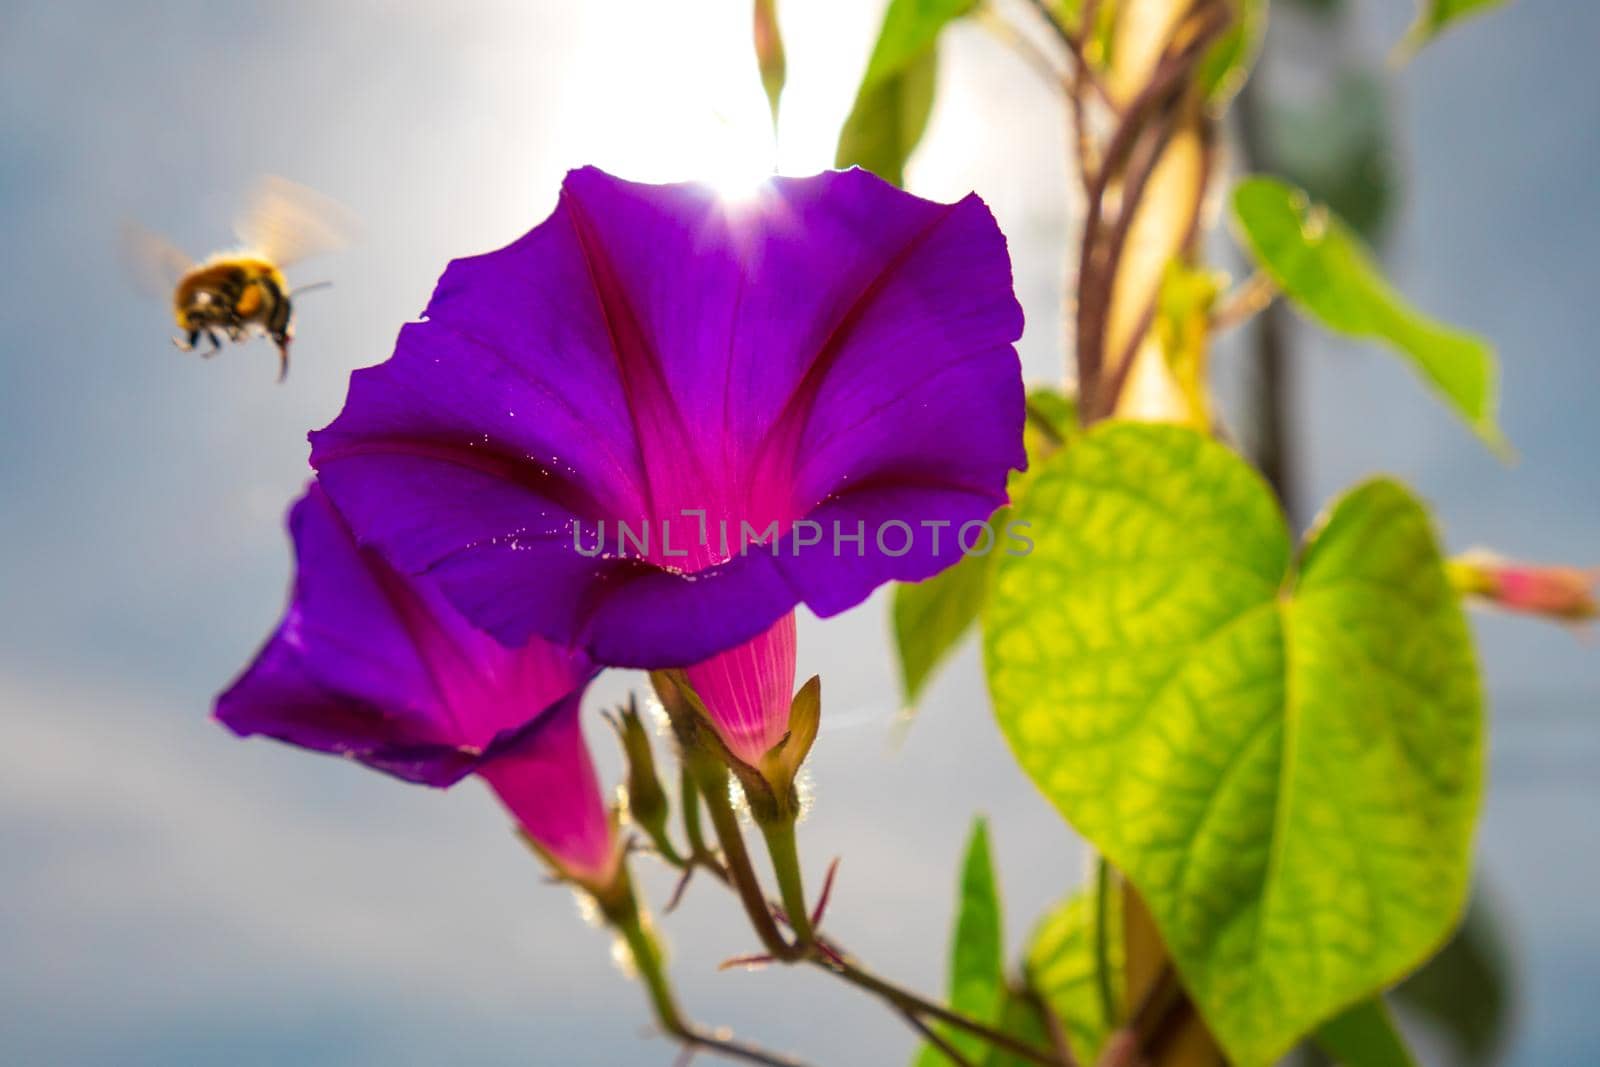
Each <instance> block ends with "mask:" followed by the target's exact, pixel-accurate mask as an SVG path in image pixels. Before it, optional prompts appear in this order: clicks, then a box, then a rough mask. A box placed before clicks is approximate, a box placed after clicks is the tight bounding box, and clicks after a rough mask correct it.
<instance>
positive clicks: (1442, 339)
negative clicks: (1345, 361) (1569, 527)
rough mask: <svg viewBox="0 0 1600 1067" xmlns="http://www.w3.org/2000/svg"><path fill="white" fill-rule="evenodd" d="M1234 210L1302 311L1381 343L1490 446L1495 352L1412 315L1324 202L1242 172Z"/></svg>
mask: <svg viewBox="0 0 1600 1067" xmlns="http://www.w3.org/2000/svg"><path fill="white" fill-rule="evenodd" d="M1233 215H1234V219H1235V221H1236V222H1237V223H1238V225H1239V228H1240V230H1241V232H1242V234H1243V236H1244V240H1245V243H1246V244H1247V245H1248V246H1249V248H1250V251H1251V252H1252V253H1253V255H1254V256H1255V259H1256V261H1257V262H1258V263H1260V264H1261V266H1262V268H1263V269H1264V270H1266V272H1267V273H1268V274H1269V275H1271V276H1272V279H1273V281H1274V282H1276V283H1277V285H1278V287H1279V288H1280V289H1282V290H1283V291H1284V293H1285V294H1287V295H1288V297H1289V298H1290V299H1291V300H1293V301H1294V302H1295V304H1296V306H1298V307H1299V308H1300V309H1301V310H1303V311H1305V312H1306V313H1307V314H1309V315H1311V316H1312V317H1313V318H1315V319H1316V320H1317V321H1318V322H1320V323H1322V324H1323V325H1324V326H1326V327H1328V328H1329V329H1330V330H1334V331H1336V332H1338V333H1343V334H1348V335H1350V336H1351V337H1359V338H1364V339H1367V340H1372V341H1378V342H1381V343H1383V344H1385V345H1387V346H1388V347H1390V348H1392V349H1393V350H1395V351H1396V352H1398V353H1400V354H1401V355H1403V356H1405V357H1407V358H1408V359H1409V360H1410V361H1411V363H1412V365H1413V366H1414V367H1415V368H1416V369H1417V371H1418V372H1419V373H1420V374H1421V375H1422V377H1423V378H1424V380H1426V381H1427V382H1428V383H1429V384H1430V385H1432V386H1433V388H1434V389H1435V390H1436V391H1437V392H1438V393H1439V394H1440V395H1441V396H1442V397H1444V399H1445V400H1446V401H1448V402H1449V404H1450V405H1451V406H1452V407H1454V408H1455V409H1456V411H1457V412H1458V413H1460V415H1461V416H1462V417H1463V418H1464V419H1466V420H1467V422H1468V423H1469V424H1470V425H1471V426H1472V427H1473V429H1475V430H1476V431H1477V432H1478V434H1479V436H1481V437H1482V438H1483V439H1484V440H1485V441H1487V442H1488V443H1489V444H1490V445H1491V446H1492V447H1494V448H1496V449H1503V447H1504V439H1503V438H1502V437H1501V435H1500V430H1499V427H1498V426H1497V425H1496V424H1495V406H1496V396H1495V376H1496V369H1495V359H1494V352H1493V350H1492V349H1490V347H1489V346H1488V344H1486V343H1485V342H1484V341H1483V340H1482V339H1481V338H1478V337H1475V336H1473V335H1472V334H1468V333H1463V332H1461V331H1459V330H1455V329H1452V328H1450V327H1448V326H1445V325H1444V324H1442V323H1439V322H1435V321H1434V320H1432V319H1429V318H1427V317H1426V316H1424V315H1422V314H1421V313H1419V312H1417V311H1416V310H1414V309H1413V308H1411V307H1410V306H1409V305H1407V304H1406V303H1405V301H1404V300H1403V299H1402V298H1401V297H1400V295H1399V294H1398V293H1396V292H1395V291H1394V290H1393V289H1392V288H1391V287H1390V286H1389V284H1388V283H1387V282H1386V281H1384V279H1383V277H1382V275H1381V274H1380V273H1379V271H1378V267H1377V265H1376V264H1375V263H1373V261H1372V258H1371V256H1370V255H1368V253H1367V251H1366V249H1364V248H1363V247H1362V246H1361V242H1360V240H1359V239H1358V238H1357V237H1356V236H1355V235H1354V234H1352V233H1351V232H1350V230H1349V228H1348V227H1347V226H1346V225H1345V224H1344V223H1343V222H1341V221H1340V220H1339V219H1337V218H1335V217H1334V216H1333V215H1332V214H1331V213H1330V212H1329V211H1328V210H1327V209H1326V208H1325V207H1322V206H1320V205H1316V206H1314V205H1313V204H1312V203H1311V201H1310V199H1309V198H1308V197H1307V196H1306V195H1305V193H1303V192H1301V191H1300V190H1298V189H1296V188H1294V187H1293V186H1291V185H1288V184H1286V183H1284V182H1281V181H1278V180H1277V179H1275V178H1264V177H1256V178H1247V179H1245V180H1244V181H1242V182H1240V183H1239V185H1238V187H1237V188H1236V189H1235V190H1234V193H1233Z"/></svg>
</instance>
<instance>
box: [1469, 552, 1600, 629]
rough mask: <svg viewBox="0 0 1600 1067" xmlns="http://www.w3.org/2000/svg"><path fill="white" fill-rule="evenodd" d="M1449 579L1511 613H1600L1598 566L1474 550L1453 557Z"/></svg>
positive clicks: (1574, 617) (1580, 618)
mask: <svg viewBox="0 0 1600 1067" xmlns="http://www.w3.org/2000/svg"><path fill="white" fill-rule="evenodd" d="M1450 577H1451V580H1452V582H1454V584H1455V586H1456V588H1457V589H1459V590H1460V591H1461V592H1462V593H1464V594H1466V595H1468V596H1472V597H1477V598H1479V599H1481V600H1484V601H1486V602H1488V603H1490V604H1493V605H1495V606H1496V607H1501V608H1505V609H1506V610H1507V611H1515V612H1520V613H1522V614H1525V615H1540V616H1543V617H1544V618H1547V619H1556V620H1560V621H1563V622H1587V621H1588V620H1590V619H1593V618H1594V617H1595V616H1596V615H1600V602H1597V601H1596V600H1595V584H1596V582H1600V568H1593V567H1569V566H1543V565H1539V564H1534V563H1519V562H1517V561H1515V560H1508V559H1502V558H1501V557H1499V556H1496V555H1494V554H1493V553H1492V552H1484V551H1474V552H1468V553H1466V554H1465V555H1462V556H1460V557H1457V558H1456V559H1454V560H1451V561H1450Z"/></svg>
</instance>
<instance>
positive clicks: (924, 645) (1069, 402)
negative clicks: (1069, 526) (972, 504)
mask: <svg viewBox="0 0 1600 1067" xmlns="http://www.w3.org/2000/svg"><path fill="white" fill-rule="evenodd" d="M1077 426H1078V409H1077V404H1076V402H1075V400H1074V399H1073V398H1072V397H1069V396H1067V395H1065V394H1064V393H1061V392H1058V391H1057V390H1054V389H1051V388H1048V387H1039V388H1036V389H1033V390H1030V391H1029V393H1028V422H1027V426H1026V429H1025V430H1024V431H1023V441H1024V443H1025V444H1026V445H1027V450H1028V463H1029V467H1030V469H1032V468H1033V467H1034V466H1037V464H1038V463H1039V461H1040V460H1041V459H1042V458H1043V457H1044V456H1047V455H1049V454H1050V453H1051V452H1052V451H1054V450H1055V449H1056V448H1059V447H1060V446H1061V444H1062V442H1064V441H1066V440H1067V439H1068V438H1069V437H1070V436H1071V435H1072V434H1073V433H1074V432H1076V430H1077ZM1027 478H1028V475H1027V473H1026V472H1023V473H1016V474H1013V475H1012V476H1011V483H1010V485H1009V486H1008V489H1009V491H1010V495H1011V499H1012V501H1013V502H1015V501H1017V500H1020V499H1021V498H1022V493H1023V490H1024V488H1025V487H1026V484H1027ZM1013 517H1014V515H1013V510H1012V509H1011V508H1009V507H1007V508H1001V509H1000V510H999V511H997V512H995V514H994V515H993V516H992V517H991V518H990V520H989V525H990V526H991V527H992V528H993V529H994V531H995V535H996V537H997V538H998V539H999V540H998V542H997V545H996V547H995V548H994V550H992V551H991V552H989V554H988V555H984V556H977V555H973V556H966V557H963V558H962V559H961V560H960V561H959V562H957V563H956V564H955V565H954V566H953V567H950V568H948V569H946V570H943V571H940V572H939V573H938V574H936V575H934V576H933V577H932V578H928V579H925V580H924V581H920V582H914V583H912V582H903V583H901V584H899V585H896V586H895V588H894V606H893V611H892V615H893V625H894V642H895V650H896V651H897V652H898V653H899V656H898V658H899V660H900V679H901V693H902V694H903V696H904V698H905V702H906V705H907V706H908V707H911V708H914V707H915V706H916V705H917V702H918V701H920V700H921V699H922V694H923V691H924V690H925V689H926V687H927V684H928V682H929V680H930V679H931V678H932V677H933V673H934V671H936V670H937V669H938V668H939V667H940V666H941V665H942V664H943V663H944V661H945V660H946V659H948V658H949V657H950V655H951V654H952V653H953V652H954V651H955V650H956V649H957V648H958V647H959V646H960V644H961V641H962V639H963V638H965V637H966V635H967V633H968V631H970V630H971V629H972V624H973V623H974V622H976V621H977V619H978V613H979V612H980V611H981V610H982V608H983V600H984V597H985V596H986V595H987V593H988V590H989V575H990V573H991V572H992V571H993V570H994V564H995V561H996V560H997V559H999V558H1000V556H1001V555H1003V554H1004V553H1005V552H1006V551H1007V550H1008V549H1009V548H1011V547H1012V543H1011V542H1010V541H1009V539H1007V538H1006V526H1007V524H1008V523H1009V522H1010V521H1011V519H1012V518H1013Z"/></svg>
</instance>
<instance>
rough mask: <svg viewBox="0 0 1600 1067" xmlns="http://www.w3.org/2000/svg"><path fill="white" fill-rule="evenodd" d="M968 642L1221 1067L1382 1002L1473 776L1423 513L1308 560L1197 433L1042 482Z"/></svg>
mask: <svg viewBox="0 0 1600 1067" xmlns="http://www.w3.org/2000/svg"><path fill="white" fill-rule="evenodd" d="M1021 517H1022V518H1024V519H1027V520H1030V521H1031V522H1032V523H1033V527H1032V534H1033V537H1034V540H1035V543H1036V548H1035V550H1034V552H1033V554H1032V555H1031V556H1028V557H1025V558H1018V559H1006V560H1002V561H1001V562H1000V564H999V566H998V568H997V572H996V575H995V584H994V586H993V588H992V589H991V590H990V597H989V601H988V604H987V606H986V615H985V627H984V629H985V659H986V663H987V668H988V675H989V686H990V691H991V693H992V695H993V700H994V706H995V710H996V715H997V716H998V718H999V720H1000V725H1001V727H1002V728H1003V730H1004V731H1005V734H1006V737H1007V739H1008V740H1009V741H1010V743H1011V747H1012V749H1013V751H1014V752H1015V753H1016V755H1017V758H1018V760H1019V761H1020V762H1021V764H1022V766H1023V768H1024V769H1025V770H1026V771H1027V772H1028V774H1029V775H1030V776H1031V777H1032V778H1033V780H1034V781H1035V783H1037V784H1038V786H1039V787H1040V789H1041V790H1042V791H1043V792H1044V793H1045V795H1046V796H1047V797H1049V798H1050V800H1051V801H1052V802H1053V803H1054V804H1055V805H1056V807H1057V808H1058V809H1059V810H1060V811H1061V813H1062V814H1063V815H1064V816H1065V817H1066V818H1067V819H1068V821H1069V822H1071V823H1072V825H1073V826H1074V827H1076V828H1077V829H1078V830H1079V832H1081V833H1083V834H1084V835H1085V836H1086V837H1088V838H1089V840H1090V841H1092V842H1093V843H1094V844H1095V846H1096V847H1098V848H1099V849H1100V850H1101V851H1102V852H1103V853H1104V854H1105V855H1106V857H1107V858H1108V859H1109V860H1110V861H1111V862H1113V863H1115V864H1116V865H1117V866H1118V867H1119V868H1120V869H1121V870H1122V871H1123V872H1124V873H1125V874H1126V875H1127V877H1128V878H1129V879H1130V880H1132V882H1133V883H1134V885H1135V886H1136V887H1137V888H1138V890H1139V891H1140V893H1141V894H1142V895H1143V896H1144V898H1145V900H1146V901H1147V902H1148V904H1149V907H1150V910H1151V913H1152V914H1153V915H1154V916H1155V918H1156V921H1157V923H1158V924H1159V926H1160V928H1161V931H1162V935H1163V937H1164V939H1165V940H1166V942H1167V945H1168V947H1169V949H1170V950H1171V952H1172V955H1173V958H1174V960H1175V961H1176V963H1177V966H1178V968H1179V970H1180V972H1181V974H1182V976H1183V979H1184V982H1185V984H1186V986H1187V987H1188V989H1189V990H1190V993H1191V994H1192V995H1193V997H1194V998H1195V1001H1196V1003H1197V1004H1198V1005H1199V1006H1200V1008H1201V1010H1202V1011H1203V1012H1204V1014H1205V1016H1206V1019H1207V1021H1208V1022H1209V1024H1210V1025H1211V1028H1212V1030H1213V1031H1214V1032H1215V1033H1216V1035H1217V1037H1218V1038H1219V1039H1220V1040H1221V1041H1222V1043H1223V1045H1224V1046H1225V1048H1226V1049H1227V1051H1228V1052H1229V1054H1230V1055H1231V1057H1232V1058H1233V1059H1234V1060H1235V1061H1236V1062H1237V1063H1239V1064H1241V1065H1242V1067H1253V1065H1256V1064H1266V1063H1269V1062H1271V1061H1272V1060H1274V1059H1275V1058H1276V1057H1277V1056H1278V1055H1280V1054H1281V1053H1282V1052H1284V1051H1285V1050H1286V1049H1288V1048H1289V1046H1290V1045H1292V1044H1293V1043H1294V1042H1295V1041H1296V1040H1297V1039H1298V1038H1300V1037H1301V1036H1303V1035H1305V1034H1307V1033H1308V1032H1310V1031H1311V1030H1313V1029H1314V1028H1315V1027H1316V1026H1317V1025H1318V1024H1320V1023H1322V1022H1324V1021H1326V1020H1328V1019H1330V1018H1332V1017H1333V1016H1335V1015H1336V1014H1338V1013H1339V1012H1340V1011H1342V1010H1343V1009H1345V1008H1346V1007H1349V1006H1350V1005H1352V1004H1354V1003H1356V1002H1357V1001H1359V1000H1361V999H1363V998H1365V997H1367V996H1370V995H1372V994H1373V993H1375V992H1377V991H1379V990H1380V989H1383V988H1385V987H1387V986H1388V985H1390V984H1391V983H1392V982H1393V981H1394V980H1395V979H1397V978H1399V977H1400V976H1401V975H1403V974H1405V973H1406V972H1407V971H1409V970H1411V969H1412V968H1413V967H1415V966H1416V965H1417V964H1418V963H1420V962H1421V961H1422V960H1423V959H1425V958H1426V957H1427V956H1428V955H1430V954H1431V953H1432V952H1433V951H1434V950H1435V949H1437V948H1438V947H1439V945H1440V944H1441V943H1443V941H1444V939H1445V937H1446V936H1447V935H1448V934H1449V932H1450V930H1451V928H1452V927H1453V926H1454V925H1455V923H1456V921H1457V919H1458V918H1459V916H1460V912H1461V909H1462V905H1463V902H1464V901H1465V899H1466V889H1467V874H1468V859H1469V851H1470V843H1471V836H1472V826H1473V822H1474V818H1475V814H1476V811H1477V804H1478V794H1479V785H1480V778H1481V767H1480V764H1481V757H1482V742H1481V729H1482V709H1481V700H1480V696H1479V690H1478V680H1477V669H1476V666H1475V662H1474V657H1473V652H1472V646H1471V638H1470V634H1469V632H1468V629H1467V625H1466V621H1465V619H1464V617H1463V615H1462V612H1461V609H1460V605H1459V603H1458V602H1457V599H1456V596H1455V594H1454V593H1453V592H1452V590H1451V588H1450V585H1449V582H1448V580H1447V578H1446V575H1445V571H1444V566H1443V562H1442V560H1441V558H1440V554H1439V550H1438V546H1437V544H1436V542H1435V539H1434V535H1433V531H1432V529H1431V526H1430V523H1429V520H1428V517H1427V514H1426V512H1425V511H1424V510H1423V508H1422V507H1421V505H1420V504H1418V503H1417V501H1416V500H1415V499H1413V498H1412V497H1411V496H1410V495H1409V494H1408V493H1407V492H1406V491H1405V490H1404V489H1402V488H1401V487H1400V486H1398V485H1396V484H1394V483H1393V482H1389V481H1381V480H1380V481H1374V482H1371V483H1368V484H1367V485H1364V486H1362V487H1361V488H1359V489H1357V490H1355V491H1353V492H1351V493H1350V494H1348V495H1347V496H1346V497H1345V498H1344V499H1343V500H1342V501H1340V502H1339V504H1338V505H1337V506H1336V507H1335V508H1334V509H1333V511H1332V514H1331V515H1329V516H1328V517H1327V519H1326V520H1325V522H1324V523H1323V524H1322V526H1321V528H1320V529H1319V530H1318V531H1317V532H1316V533H1315V535H1314V536H1313V537H1312V538H1311V541H1310V543H1309V544H1308V545H1307V547H1306V548H1305V550H1304V551H1303V552H1302V553H1301V555H1300V559H1299V561H1298V563H1296V562H1295V560H1294V558H1293V550H1292V545H1291V543H1290V537H1289V532H1288V530H1287V528H1286V526H1285V523H1284V520H1283V517H1282V515H1281V513H1280V512H1279V510H1278V508H1277V505H1276V503H1275V502H1274V500H1273V497H1272V495H1271V493H1270V491H1269V490H1268V488H1267V487H1266V485H1265V484H1264V483H1263V482H1262V480H1261V479H1260V477H1259V476H1258V475H1257V474H1256V472H1255V471H1254V470H1252V469H1251V468H1250V467H1249V466H1248V465H1247V464H1246V463H1244V461H1242V460H1241V459H1239V457H1238V456H1236V455H1234V454H1233V453H1232V452H1231V451H1229V450H1228V449H1226V448H1224V447H1222V446H1221V445H1218V444H1216V443H1215V442H1213V441H1211V440H1209V439H1207V438H1206V437H1204V436H1203V435H1201V434H1198V433H1195V432H1194V431H1191V430H1186V429H1181V428H1178V427H1170V426H1165V427H1164V426H1150V425H1135V424H1109V425H1105V426H1102V427H1101V428H1099V429H1097V430H1095V431H1094V432H1093V433H1091V434H1088V435H1087V436H1085V437H1084V438H1082V439H1081V440H1079V441H1078V442H1076V443H1074V444H1073V445H1072V446H1070V447H1069V448H1067V449H1065V450H1064V451H1063V452H1061V453H1060V454H1059V455H1057V456H1056V457H1054V458H1053V459H1052V460H1051V461H1050V463H1049V464H1048V465H1047V466H1046V468H1045V469H1044V470H1042V471H1041V472H1040V474H1039V476H1038V478H1037V479H1036V480H1035V481H1034V482H1033V484H1032V486H1030V489H1029V492H1028V495H1027V497H1026V498H1025V499H1024V500H1023V502H1022V506H1021Z"/></svg>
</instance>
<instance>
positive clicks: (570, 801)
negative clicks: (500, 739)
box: [478, 693, 619, 884]
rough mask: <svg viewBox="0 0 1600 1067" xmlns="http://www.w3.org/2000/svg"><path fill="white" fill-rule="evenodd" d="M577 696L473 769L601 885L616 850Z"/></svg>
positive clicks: (544, 842) (531, 830) (545, 844)
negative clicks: (590, 755)
mask: <svg viewBox="0 0 1600 1067" xmlns="http://www.w3.org/2000/svg"><path fill="white" fill-rule="evenodd" d="M580 695H581V694H577V693H574V694H573V695H571V696H569V697H566V698H564V699H563V700H561V701H559V702H558V703H557V704H556V705H555V706H554V707H552V708H550V709H549V710H548V711H546V712H545V713H544V714H542V715H541V716H540V717H539V721H538V724H537V726H536V728H535V729H533V730H530V731H528V732H527V734H526V736H525V737H523V738H521V739H520V740H518V741H517V742H516V743H514V744H510V745H508V746H506V748H505V749H504V750H503V751H502V752H500V753H499V754H497V755H495V756H494V757H492V758H490V759H487V760H485V761H484V763H483V765H482V766H481V767H479V768H478V774H479V775H480V776H481V777H482V778H483V779H484V780H485V781H487V782H488V783H489V786H490V788H492V789H493V790H494V792H495V795H496V796H498V797H499V798H500V802H501V803H502V804H504V805H505V806H506V809H507V810H508V811H510V812H511V814H512V816H514V817H515V818H516V820H517V822H518V823H519V824H520V825H521V826H522V828H523V829H524V830H525V831H527V833H528V836H529V837H531V838H533V839H534V840H535V841H537V842H538V843H539V846H540V847H541V848H543V849H544V850H545V851H546V852H548V853H549V854H550V855H551V856H552V857H554V858H555V859H556V861H557V862H559V863H560V864H561V865H562V866H563V867H564V868H565V869H566V870H567V872H568V873H570V874H574V875H576V876H578V877H580V878H584V879H587V880H588V881H591V882H594V883H598V884H604V883H607V882H609V881H610V880H611V874H612V873H613V872H614V870H615V867H616V862H617V860H618V858H619V853H618V849H617V843H616V833H615V830H614V828H613V827H612V824H611V820H610V818H609V817H608V816H607V814H606V809H605V803H604V801H603V799H602V795H601V792H600V780H599V778H598V777H597V776H596V775H595V770H594V761H593V760H591V759H590V757H589V749H588V746H587V745H585V744H584V741H583V730H582V728H581V727H580V725H579V723H578V705H579V703H580Z"/></svg>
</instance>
